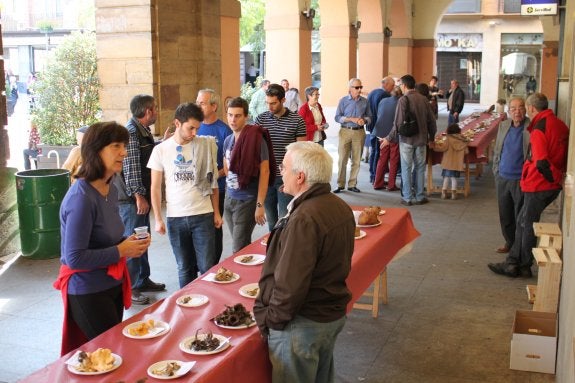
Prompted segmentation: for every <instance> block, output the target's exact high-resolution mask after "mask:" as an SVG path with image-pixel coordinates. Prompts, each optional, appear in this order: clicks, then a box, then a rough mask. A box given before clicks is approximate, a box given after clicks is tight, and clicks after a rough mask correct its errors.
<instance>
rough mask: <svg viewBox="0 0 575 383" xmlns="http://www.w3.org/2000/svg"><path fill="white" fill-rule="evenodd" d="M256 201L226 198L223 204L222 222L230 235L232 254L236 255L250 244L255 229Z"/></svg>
mask: <svg viewBox="0 0 575 383" xmlns="http://www.w3.org/2000/svg"><path fill="white" fill-rule="evenodd" d="M256 202H257V201H256V200H255V199H252V200H246V201H242V200H239V199H234V198H230V197H227V196H226V200H225V202H224V220H225V221H226V222H227V224H228V227H229V228H230V234H231V235H232V252H234V253H236V252H238V251H240V250H241V249H243V248H244V247H246V246H247V245H249V244H250V243H252V233H253V232H254V227H256V220H255V217H254V214H255V211H256Z"/></svg>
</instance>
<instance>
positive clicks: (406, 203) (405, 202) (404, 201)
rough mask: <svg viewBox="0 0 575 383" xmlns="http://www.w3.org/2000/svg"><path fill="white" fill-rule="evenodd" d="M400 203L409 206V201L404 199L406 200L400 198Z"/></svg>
mask: <svg viewBox="0 0 575 383" xmlns="http://www.w3.org/2000/svg"><path fill="white" fill-rule="evenodd" d="M401 204H402V205H404V206H411V201H406V200H404V199H402V200H401Z"/></svg>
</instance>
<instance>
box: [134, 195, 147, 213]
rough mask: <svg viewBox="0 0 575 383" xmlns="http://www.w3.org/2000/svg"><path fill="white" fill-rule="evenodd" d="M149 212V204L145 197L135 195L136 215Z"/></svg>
mask: <svg viewBox="0 0 575 383" xmlns="http://www.w3.org/2000/svg"><path fill="white" fill-rule="evenodd" d="M149 211H150V204H149V203H148V200H147V199H146V197H144V196H142V195H139V194H136V214H138V215H144V214H148V212H149Z"/></svg>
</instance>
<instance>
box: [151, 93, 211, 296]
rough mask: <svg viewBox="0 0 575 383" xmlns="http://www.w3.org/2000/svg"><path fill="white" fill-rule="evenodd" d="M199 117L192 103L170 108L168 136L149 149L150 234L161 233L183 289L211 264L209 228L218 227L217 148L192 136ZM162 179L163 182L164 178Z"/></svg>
mask: <svg viewBox="0 0 575 383" xmlns="http://www.w3.org/2000/svg"><path fill="white" fill-rule="evenodd" d="M203 119H204V115H203V112H202V110H201V109H200V107H198V106H197V105H195V104H192V103H184V104H180V105H179V106H178V108H177V109H176V113H175V118H174V124H175V126H176V131H175V133H174V135H173V136H172V137H171V138H169V139H167V140H166V141H164V142H162V143H161V144H159V145H156V147H154V150H153V152H152V155H151V157H150V161H149V162H148V167H149V168H150V169H152V187H151V197H152V209H153V210H154V218H155V221H156V226H155V230H156V232H158V233H160V234H162V235H163V234H165V233H166V226H167V232H168V236H169V238H170V244H171V245H172V250H173V252H174V256H175V257H176V263H177V264H178V278H179V282H180V287H184V286H185V285H187V284H188V283H190V282H191V281H193V280H194V279H196V277H197V276H198V271H199V272H200V273H202V274H203V273H205V272H206V271H207V270H208V269H210V268H211V267H212V266H214V265H215V264H216V263H217V259H216V256H215V251H214V241H215V238H214V226H215V227H221V225H222V217H221V215H220V210H219V206H218V198H219V193H218V182H217V179H218V165H217V145H216V141H215V139H214V138H213V137H200V136H196V134H197V131H198V129H199V127H200V123H201V121H203ZM164 176H165V177H164ZM163 179H165V183H166V216H167V219H166V221H167V222H166V223H167V225H166V224H164V220H163V218H162V180H163Z"/></svg>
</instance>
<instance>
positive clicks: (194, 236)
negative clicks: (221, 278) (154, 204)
mask: <svg viewBox="0 0 575 383" xmlns="http://www.w3.org/2000/svg"><path fill="white" fill-rule="evenodd" d="M166 223H167V228H168V236H169V237H170V245H172V251H173V252H174V256H175V257H176V263H177V264H178V280H179V282H180V288H182V287H184V286H185V285H187V284H188V283H190V282H191V281H193V280H194V279H196V278H197V277H198V271H199V272H200V273H201V274H203V273H205V272H206V271H208V270H209V269H210V268H211V267H212V266H214V265H215V264H216V263H217V260H216V252H215V249H214V242H215V235H214V213H207V214H198V215H190V216H187V217H168V218H167V222H166Z"/></svg>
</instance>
